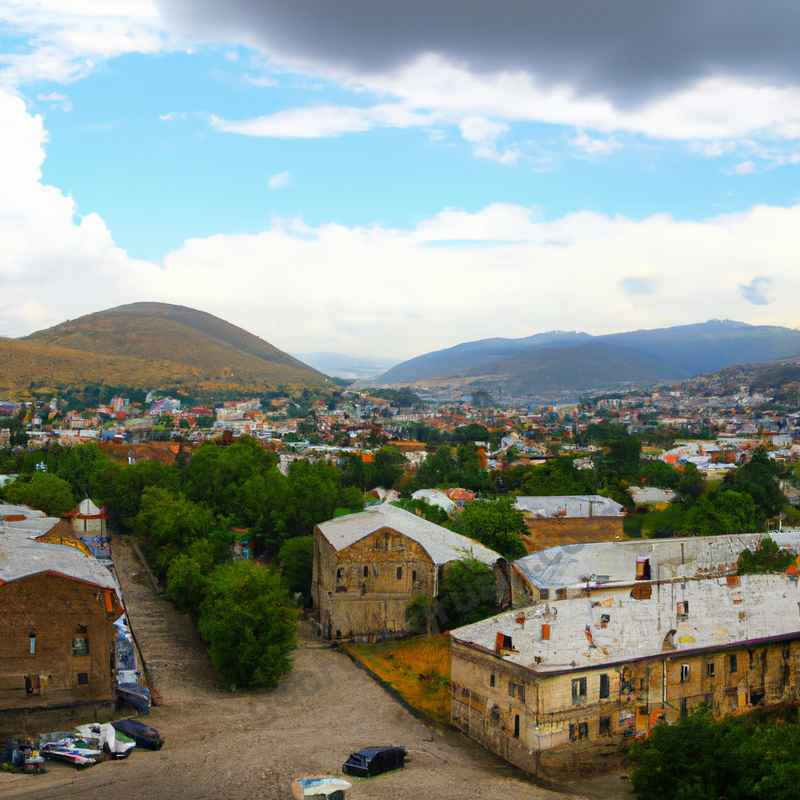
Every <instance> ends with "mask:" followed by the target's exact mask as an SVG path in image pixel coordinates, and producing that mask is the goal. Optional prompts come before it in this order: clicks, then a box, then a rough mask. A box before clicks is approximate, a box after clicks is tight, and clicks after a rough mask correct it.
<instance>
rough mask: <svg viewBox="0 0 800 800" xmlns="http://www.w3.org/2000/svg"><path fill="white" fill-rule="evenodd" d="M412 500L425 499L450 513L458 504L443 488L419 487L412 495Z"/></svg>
mask: <svg viewBox="0 0 800 800" xmlns="http://www.w3.org/2000/svg"><path fill="white" fill-rule="evenodd" d="M411 499H412V500H424V501H425V502H426V503H429V504H430V505H432V506H437V507H438V508H441V509H442V511H446V512H447V513H448V514H450V513H452V512H453V510H454V509H455V507H456V504H455V503H454V502H453V501H452V500H451V499H450V498H449V497H448V496H447V495H446V494H445V493H444V492H443V491H441V489H417V491H416V492H414V494H412V495H411Z"/></svg>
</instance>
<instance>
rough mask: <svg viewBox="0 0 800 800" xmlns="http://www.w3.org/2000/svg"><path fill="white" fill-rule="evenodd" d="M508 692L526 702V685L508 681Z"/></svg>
mask: <svg viewBox="0 0 800 800" xmlns="http://www.w3.org/2000/svg"><path fill="white" fill-rule="evenodd" d="M508 694H509V696H511V697H516V698H518V699H519V700H520V701H521V702H523V703H524V702H525V687H524V686H523V685H522V684H521V683H512V682H511V681H509V682H508Z"/></svg>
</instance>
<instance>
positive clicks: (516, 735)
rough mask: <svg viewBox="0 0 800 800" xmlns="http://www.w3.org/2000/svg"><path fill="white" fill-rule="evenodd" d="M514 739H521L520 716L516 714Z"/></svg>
mask: <svg viewBox="0 0 800 800" xmlns="http://www.w3.org/2000/svg"><path fill="white" fill-rule="evenodd" d="M514 738H515V739H519V714H514Z"/></svg>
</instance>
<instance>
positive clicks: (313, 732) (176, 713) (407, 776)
mask: <svg viewBox="0 0 800 800" xmlns="http://www.w3.org/2000/svg"><path fill="white" fill-rule="evenodd" d="M115 562H116V564H117V570H118V573H119V576H120V581H121V584H122V587H123V592H124V595H125V600H126V603H127V605H128V609H129V613H130V616H131V618H132V622H133V628H134V631H135V633H136V634H137V636H138V638H139V640H140V643H141V645H142V649H143V650H144V653H145V657H146V659H147V660H148V663H149V665H150V667H151V668H152V670H153V672H154V674H155V677H156V683H157V688H158V690H159V692H160V694H161V696H162V699H163V702H164V704H163V705H162V706H159V707H157V708H154V709H153V710H152V713H151V714H150V716H149V718H148V719H147V721H148V722H149V723H150V724H152V725H154V726H155V727H157V728H158V729H159V730H160V731H161V733H162V735H163V736H164V737H165V738H166V744H165V746H164V749H163V750H161V751H160V752H157V753H152V752H147V751H135V752H134V753H133V755H132V756H131V757H130V758H129V759H127V760H123V761H118V762H106V763H103V764H100V765H97V766H95V767H92V768H90V769H87V770H84V771H81V772H77V771H75V770H73V769H72V768H70V767H68V766H66V765H60V764H51V765H50V766H49V772H48V774H47V775H43V776H26V775H7V774H0V797H3V798H5V797H10V798H11V797H14V798H16V797H18V798H29V799H30V800H32V798H36V800H68V798H81V800H94V799H95V798H97V800H100V798H102V799H103V800H161V798H164V799H165V800H256V799H257V800H272V798H281V799H283V798H288V797H290V796H291V795H290V790H289V785H290V782H291V780H292V778H293V777H296V776H298V775H301V774H314V773H317V774H318V773H327V774H334V775H335V774H339V773H340V768H341V764H342V762H343V761H344V760H345V759H346V758H347V756H348V754H349V753H350V752H352V751H353V750H357V749H359V748H361V747H364V746H367V745H376V744H399V745H404V746H405V747H406V748H407V749H408V752H409V756H410V761H409V764H408V766H407V768H406V769H404V770H400V771H396V772H393V773H388V774H386V775H382V776H379V777H377V778H372V779H369V780H361V779H353V790H352V792H351V794H350V798H351V800H370V799H371V798H375V800H377V799H378V798H380V799H381V800H394V798H397V800H400V799H401V798H402V799H403V800H407V798H409V797H414V798H415V800H426V799H427V798H431V800H447V799H448V798H453V800H456V798H458V800H463V799H464V798H482V800H495V798H496V799H497V800H501V799H502V800H509V798H513V800H533V798H542V800H545V799H547V800H568V798H571V799H572V800H576V798H579V797H587V798H593V799H594V798H596V800H606V799H610V798H624V797H627V796H629V795H628V794H627V787H628V785H627V782H625V781H623V780H621V779H620V777H619V776H608V777H604V778H600V779H598V780H594V781H588V782H582V783H580V784H570V786H569V791H568V792H566V793H562V792H555V791H550V790H548V789H545V788H542V787H539V786H537V785H536V784H534V783H533V782H532V781H530V780H528V779H527V778H526V777H525V776H524V775H523V774H522V773H520V772H518V771H516V770H514V769H513V768H512V767H510V766H508V765H507V764H505V763H503V762H502V761H500V760H499V759H495V758H494V757H493V756H492V755H490V754H489V753H487V752H486V751H484V750H483V749H482V748H480V747H478V746H477V745H476V744H475V743H473V742H471V741H470V740H468V739H466V738H465V737H462V736H460V735H459V734H457V733H454V732H451V731H439V730H434V729H433V728H432V727H429V726H428V725H426V724H424V723H423V722H421V721H419V720H418V719H416V718H415V717H413V716H412V715H411V714H409V713H408V712H407V711H406V710H405V709H404V708H402V707H401V706H400V705H398V704H397V703H396V702H395V701H394V700H393V699H392V698H391V697H390V696H389V695H388V694H387V693H386V692H385V691H384V690H383V689H382V688H381V687H379V686H378V685H377V684H376V683H375V682H374V681H373V680H372V679H371V678H370V677H369V676H368V675H367V674H366V673H365V672H363V671H362V670H361V669H359V668H358V667H357V666H355V665H354V664H353V663H352V662H351V661H350V659H349V658H348V657H347V656H345V655H344V654H342V653H339V652H337V651H335V650H332V649H330V648H328V647H327V646H325V645H321V644H320V643H318V642H315V641H313V640H312V639H311V638H310V637H307V636H303V637H301V642H300V647H299V649H298V650H297V652H296V654H295V668H294V670H293V672H292V673H291V675H290V676H288V677H287V679H286V680H285V681H284V682H283V683H282V684H281V686H280V687H279V688H278V689H276V690H274V691H269V692H266V691H264V692H240V693H236V694H230V693H228V692H224V691H222V690H220V689H219V688H218V687H217V686H216V685H215V681H214V675H213V672H212V670H211V667H210V665H209V663H208V660H207V658H206V655H205V651H204V649H203V646H202V643H201V642H200V641H199V639H198V637H197V635H196V633H195V632H194V628H193V626H192V624H191V622H190V620H188V619H187V618H185V617H183V616H182V615H180V614H178V613H177V612H176V611H175V610H174V608H173V607H172V606H171V605H170V604H169V603H168V602H167V601H165V600H162V599H160V598H158V597H157V596H156V595H155V593H154V592H153V590H152V588H151V587H150V585H149V583H148V582H147V581H146V579H145V576H144V575H143V571H142V569H141V565H140V564H139V563H138V561H137V560H136V558H135V555H134V554H133V552H132V550H131V549H130V547H129V546H128V545H127V543H120V542H117V543H116V549H115Z"/></svg>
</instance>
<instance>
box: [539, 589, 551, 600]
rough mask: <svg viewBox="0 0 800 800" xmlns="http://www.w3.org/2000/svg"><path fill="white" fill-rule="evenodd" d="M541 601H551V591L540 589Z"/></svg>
mask: <svg viewBox="0 0 800 800" xmlns="http://www.w3.org/2000/svg"><path fill="white" fill-rule="evenodd" d="M539 599H540V600H549V599H550V590H549V589H540V590H539Z"/></svg>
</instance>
